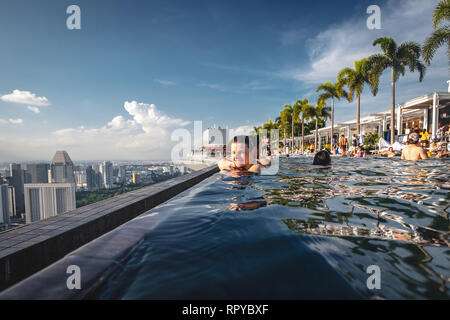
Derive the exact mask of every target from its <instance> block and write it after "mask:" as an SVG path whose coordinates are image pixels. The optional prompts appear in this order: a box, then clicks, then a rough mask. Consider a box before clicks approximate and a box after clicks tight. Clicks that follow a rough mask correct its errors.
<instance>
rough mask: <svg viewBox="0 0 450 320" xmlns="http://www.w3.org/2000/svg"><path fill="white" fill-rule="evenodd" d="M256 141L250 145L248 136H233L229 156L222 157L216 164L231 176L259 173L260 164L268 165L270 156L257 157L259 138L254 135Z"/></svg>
mask: <svg viewBox="0 0 450 320" xmlns="http://www.w3.org/2000/svg"><path fill="white" fill-rule="evenodd" d="M256 140H257V143H256V145H255V146H252V147H250V138H249V136H235V137H234V138H233V142H232V143H231V158H230V159H226V158H223V159H222V160H220V161H219V163H218V164H217V165H218V166H219V169H220V170H221V172H222V173H227V174H230V175H231V176H235V177H241V176H249V175H254V174H259V173H260V172H261V166H264V167H265V166H270V163H271V162H270V158H269V157H267V158H261V159H260V158H259V152H258V151H259V150H258V148H259V143H258V142H259V139H258V136H257V137H256ZM251 155H253V156H254V158H255V161H254V162H255V163H251V162H250V158H251V157H250V156H251Z"/></svg>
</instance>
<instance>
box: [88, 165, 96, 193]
mask: <svg viewBox="0 0 450 320" xmlns="http://www.w3.org/2000/svg"><path fill="white" fill-rule="evenodd" d="M97 182H98V178H97V172H95V171H94V169H92V166H87V167H86V189H87V190H88V191H93V190H97V189H98V183H97Z"/></svg>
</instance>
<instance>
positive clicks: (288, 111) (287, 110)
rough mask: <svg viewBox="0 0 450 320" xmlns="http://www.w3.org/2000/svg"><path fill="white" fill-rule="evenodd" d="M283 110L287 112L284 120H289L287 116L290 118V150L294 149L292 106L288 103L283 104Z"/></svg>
mask: <svg viewBox="0 0 450 320" xmlns="http://www.w3.org/2000/svg"><path fill="white" fill-rule="evenodd" d="M284 110H285V111H286V112H287V114H288V118H287V119H286V121H289V118H290V119H291V122H292V124H291V138H292V150H294V117H293V115H294V107H292V106H291V105H290V104H285V105H284Z"/></svg>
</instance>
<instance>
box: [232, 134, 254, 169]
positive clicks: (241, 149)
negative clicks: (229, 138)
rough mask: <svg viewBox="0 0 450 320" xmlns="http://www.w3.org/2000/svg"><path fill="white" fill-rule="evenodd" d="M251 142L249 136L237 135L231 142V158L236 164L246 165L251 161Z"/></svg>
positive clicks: (238, 165) (239, 165)
mask: <svg viewBox="0 0 450 320" xmlns="http://www.w3.org/2000/svg"><path fill="white" fill-rule="evenodd" d="M249 150H250V142H249V137H248V136H235V137H234V138H233V142H232V143H231V159H232V160H233V161H234V162H235V163H236V166H237V167H238V168H239V167H244V166H246V165H248V164H249V162H250V160H249V159H250V151H249Z"/></svg>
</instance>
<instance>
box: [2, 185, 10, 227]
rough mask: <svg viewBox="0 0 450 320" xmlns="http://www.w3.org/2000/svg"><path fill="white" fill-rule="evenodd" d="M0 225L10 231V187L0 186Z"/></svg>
mask: <svg viewBox="0 0 450 320" xmlns="http://www.w3.org/2000/svg"><path fill="white" fill-rule="evenodd" d="M0 224H1V225H3V227H5V228H6V229H8V228H9V227H10V225H11V221H10V219H9V199H8V185H7V184H0Z"/></svg>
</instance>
